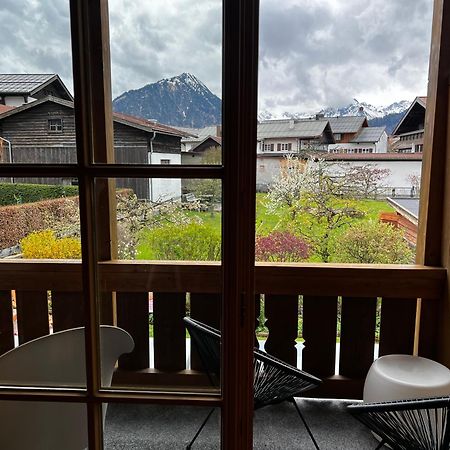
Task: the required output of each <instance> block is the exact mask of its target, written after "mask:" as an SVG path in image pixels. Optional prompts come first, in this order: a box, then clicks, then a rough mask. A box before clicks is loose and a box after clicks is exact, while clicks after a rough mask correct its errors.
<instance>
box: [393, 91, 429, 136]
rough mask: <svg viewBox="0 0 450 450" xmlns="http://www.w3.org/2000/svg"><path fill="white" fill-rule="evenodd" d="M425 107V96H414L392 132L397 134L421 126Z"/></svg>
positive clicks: (423, 120) (423, 121)
mask: <svg viewBox="0 0 450 450" xmlns="http://www.w3.org/2000/svg"><path fill="white" fill-rule="evenodd" d="M426 108H427V97H416V98H415V99H414V101H413V102H412V103H411V105H410V106H409V108H408V109H407V110H406V111H405V113H404V114H403V116H402V118H401V119H400V121H399V123H398V124H397V126H396V127H395V128H394V131H393V132H392V134H393V135H399V134H403V133H408V132H410V131H414V130H418V129H419V128H423V126H424V123H425V110H426ZM420 125H422V127H420Z"/></svg>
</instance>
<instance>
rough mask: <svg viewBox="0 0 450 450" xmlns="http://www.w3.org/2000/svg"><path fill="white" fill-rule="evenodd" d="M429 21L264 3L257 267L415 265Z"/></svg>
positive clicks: (416, 8) (352, 5)
mask: <svg viewBox="0 0 450 450" xmlns="http://www.w3.org/2000/svg"><path fill="white" fill-rule="evenodd" d="M381 9H382V10H383V14H382V15H381V16H380V15H379V14H378V13H377V11H380V10H381ZM431 12H432V5H431V3H424V2H414V4H413V5H411V8H408V11H405V10H404V8H403V4H402V2H400V1H393V2H390V3H389V5H387V4H386V5H385V4H384V3H383V5H381V4H380V2H378V1H377V0H372V1H369V2H365V3H358V2H353V1H350V2H344V1H331V0H313V1H308V2H300V1H296V0H292V1H288V2H285V3H283V5H280V4H279V3H277V2H274V1H272V0H264V1H263V2H262V3H261V19H260V20H261V23H260V61H259V65H260V72H259V124H258V142H257V158H258V163H257V189H258V191H259V193H258V199H257V204H258V208H257V225H258V226H257V255H256V259H257V260H261V261H264V260H265V261H292V262H300V261H306V262H342V263H346V262H348V263H399V264H400V263H402V264H405V263H406V264H409V263H413V262H414V258H415V246H416V240H417V230H418V208H419V195H420V176H421V168H422V154H423V152H426V151H427V149H424V148H423V138H424V123H425V120H424V119H425V109H426V97H424V95H425V94H426V90H427V75H428V59H429V48H430V35H431ZM355 14H356V15H357V17H359V18H360V19H359V20H352V21H350V23H349V21H348V17H349V16H352V17H354V16H355ZM403 14H406V15H407V20H406V21H405V22H404V23H408V24H414V26H411V27H410V26H408V27H406V26H403V25H401V24H400V25H399V24H398V23H397V22H395V21H394V20H393V19H392V18H394V17H399V15H402V16H403ZM394 22H395V23H394ZM294 23H295V24H298V23H302V24H303V26H302V27H301V30H302V31H301V32H298V33H297V32H295V31H294V32H292V30H293V29H294V28H295V27H294V28H293V26H294ZM297 26H298V25H297ZM274 30H277V32H276V33H274ZM280 30H285V31H284V32H280ZM288 30H289V31H288ZM355 35H357V36H363V38H362V41H361V42H360V43H359V44H358V45H355V42H354V36H355ZM411 61H414V64H410V63H409V62H411ZM406 67H407V69H406ZM274 146H275V148H276V150H277V152H275V153H272V152H273V149H274ZM275 241H276V245H277V246H278V247H277V248H276V249H275V248H274V247H273V245H275V244H274V242H275ZM272 244H273V245H272ZM283 246H284V247H286V248H283Z"/></svg>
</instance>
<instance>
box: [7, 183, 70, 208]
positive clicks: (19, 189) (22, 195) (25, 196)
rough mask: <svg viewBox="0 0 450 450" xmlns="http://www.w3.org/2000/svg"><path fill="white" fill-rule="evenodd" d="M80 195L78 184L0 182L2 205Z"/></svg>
mask: <svg viewBox="0 0 450 450" xmlns="http://www.w3.org/2000/svg"><path fill="white" fill-rule="evenodd" d="M75 195H78V186H68V185H66V186H64V185H57V184H54V185H52V184H27V183H0V206H6V205H17V204H21V203H33V202H38V201H42V200H48V199H53V198H61V197H71V196H75Z"/></svg>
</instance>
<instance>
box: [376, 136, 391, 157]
mask: <svg viewBox="0 0 450 450" xmlns="http://www.w3.org/2000/svg"><path fill="white" fill-rule="evenodd" d="M375 146H376V152H377V153H387V150H388V135H387V133H386V131H384V132H383V134H382V135H381V138H380V140H379V141H378V142H377V143H376V144H375Z"/></svg>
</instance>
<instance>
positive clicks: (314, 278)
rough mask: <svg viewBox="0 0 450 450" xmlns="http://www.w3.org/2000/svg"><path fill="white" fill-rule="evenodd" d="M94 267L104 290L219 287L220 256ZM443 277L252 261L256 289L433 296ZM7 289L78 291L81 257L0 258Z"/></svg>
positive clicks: (436, 272) (395, 268) (423, 270)
mask: <svg viewBox="0 0 450 450" xmlns="http://www.w3.org/2000/svg"><path fill="white" fill-rule="evenodd" d="M99 269H100V270H99V274H100V277H99V278H100V283H101V287H102V289H104V290H107V291H118V292H145V291H158V292H199V293H200V292H201V293H215V292H220V291H221V265H220V263H219V262H203V261H201V262H189V261H186V262H185V261H152V262H150V261H108V262H101V263H99ZM445 281H446V271H445V269H443V268H440V267H429V266H420V265H365V264H309V263H303V264H300V263H256V277H255V292H260V293H266V292H270V293H271V294H304V295H343V296H357V297H358V296H359V297H369V296H371V297H373V296H380V297H383V296H389V297H391V298H411V297H413V298H418V297H420V298H423V299H434V298H439V297H440V295H441V293H442V290H443V287H444V283H445ZM9 289H20V290H42V289H44V290H57V291H63V292H67V291H69V292H70V291H72V292H73V291H81V289H82V285H81V263H80V261H76V260H65V261H60V260H13V261H11V260H4V261H0V290H9Z"/></svg>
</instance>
